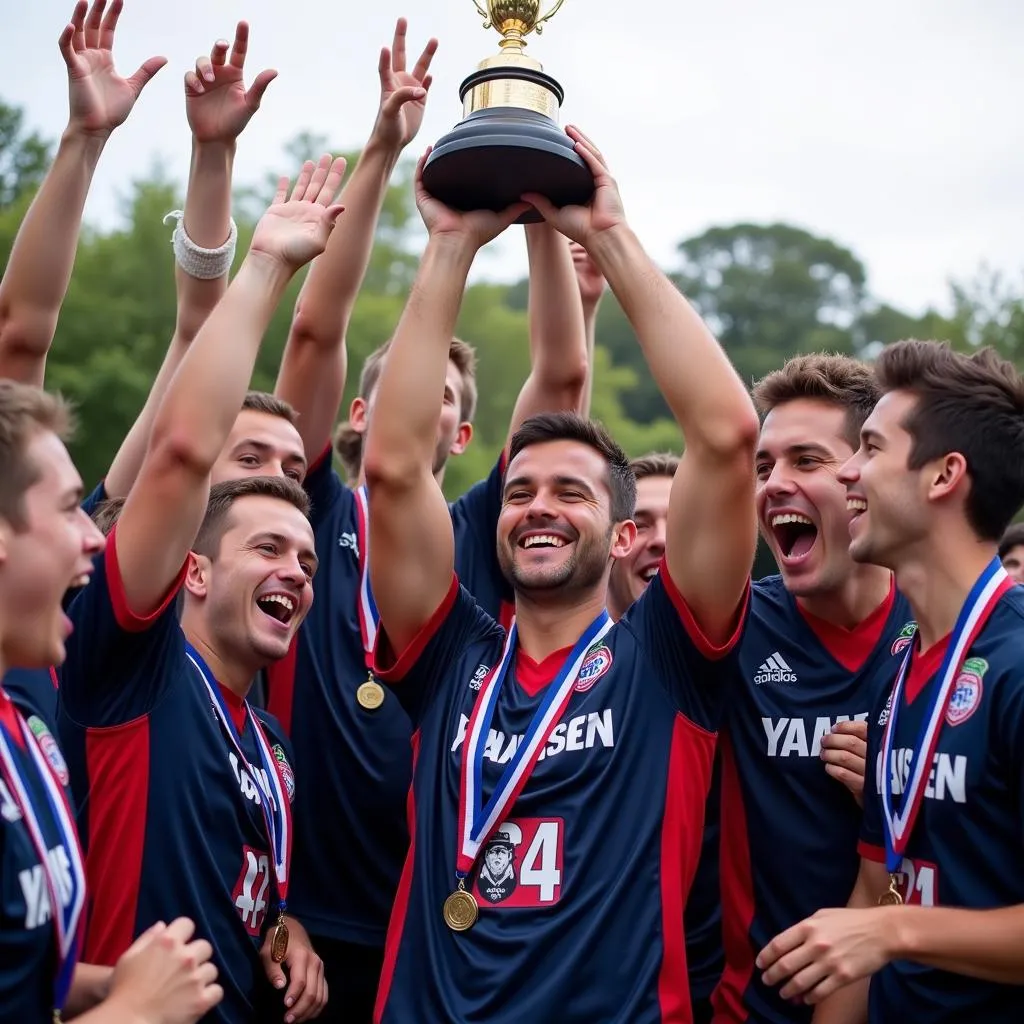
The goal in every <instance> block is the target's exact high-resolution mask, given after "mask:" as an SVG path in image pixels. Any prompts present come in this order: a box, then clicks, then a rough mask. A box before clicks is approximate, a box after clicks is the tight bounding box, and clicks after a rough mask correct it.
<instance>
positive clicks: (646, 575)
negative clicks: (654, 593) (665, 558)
mask: <svg viewBox="0 0 1024 1024" xmlns="http://www.w3.org/2000/svg"><path fill="white" fill-rule="evenodd" d="M657 575H658V567H657V566H654V568H653V569H644V571H643V572H642V573H640V578H641V579H642V580H644V581H645V582H647V583H650V582H651V580H653V579H654V577H655V576H657Z"/></svg>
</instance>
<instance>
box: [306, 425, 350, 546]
mask: <svg viewBox="0 0 1024 1024" xmlns="http://www.w3.org/2000/svg"><path fill="white" fill-rule="evenodd" d="M302 486H303V487H304V488H305V491H306V494H307V495H309V504H310V510H309V521H310V522H311V523H312V524H313V529H314V530H315V529H316V528H317V527H318V526H319V525H320V524H321V523H322V522H323V521H324V519H325V518H326V517H327V516H328V515H330V513H331V509H333V508H334V506H335V504H336V503H337V502H338V500H339V499H340V498H341V497H342V495H343V494H344V492H345V491H346V490H348V488H347V487H346V486H345V485H344V484H343V483H342V482H341V477H339V476H338V473H337V471H336V470H335V468H334V460H333V456H332V450H331V447H330V445H328V446H327V447H326V448H325V449H324V451H323V452H322V453H321V455H320V457H319V458H318V459H317V460H316V461H315V462H314V463H313V465H311V466H310V467H309V472H308V473H307V474H306V479H305V480H303V482H302Z"/></svg>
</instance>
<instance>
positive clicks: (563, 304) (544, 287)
mask: <svg viewBox="0 0 1024 1024" xmlns="http://www.w3.org/2000/svg"><path fill="white" fill-rule="evenodd" d="M566 243H567V240H566V238H565V237H564V236H563V235H561V234H560V233H559V232H557V231H556V230H555V229H554V228H553V227H552V226H551V225H550V224H548V223H546V222H545V223H541V224H527V225H526V249H527V252H528V253H529V257H530V302H529V318H530V376H529V377H527V378H526V381H525V383H524V384H523V387H522V390H521V391H520V392H519V398H518V399H517V400H516V405H515V409H514V410H513V412H512V422H511V424H510V425H509V432H508V436H509V438H511V437H512V435H513V434H514V433H515V432H516V431H517V430H518V429H519V428H520V427H521V426H522V425H523V423H525V422H526V420H528V419H529V418H530V417H531V416H536V415H538V414H539V413H542V412H580V411H581V409H582V406H583V395H584V388H585V387H586V383H587V336H586V332H585V329H584V323H583V307H582V305H581V303H580V300H579V289H578V287H577V285H576V274H575V271H574V270H573V265H572V255H571V253H570V252H569V246H568V245H567V244H566Z"/></svg>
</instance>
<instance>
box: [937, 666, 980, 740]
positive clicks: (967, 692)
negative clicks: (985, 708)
mask: <svg viewBox="0 0 1024 1024" xmlns="http://www.w3.org/2000/svg"><path fill="white" fill-rule="evenodd" d="M987 671H988V662H987V661H986V660H985V659H984V658H968V659H967V660H966V661H965V662H964V665H963V668H962V669H961V670H960V675H958V676H957V677H956V682H955V683H954V684H953V692H952V693H951V694H950V695H949V706H948V707H947V708H946V721H947V722H948V723H949V724H950V725H960V723H961V722H966V721H967V719H968V718H970V717H971V715H973V714H974V712H975V711H976V710H977V709H978V705H979V704H980V703H981V690H982V687H981V680H982V677H983V676H984V675H985V673H986V672H987Z"/></svg>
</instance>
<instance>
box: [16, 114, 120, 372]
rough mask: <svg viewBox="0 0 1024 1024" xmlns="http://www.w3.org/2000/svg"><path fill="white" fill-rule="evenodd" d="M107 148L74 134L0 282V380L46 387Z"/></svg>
mask: <svg viewBox="0 0 1024 1024" xmlns="http://www.w3.org/2000/svg"><path fill="white" fill-rule="evenodd" d="M102 151H103V142H102V141H101V140H99V139H98V138H96V137H94V136H89V135H84V134H81V133H76V132H72V131H70V130H69V131H68V132H66V133H65V134H64V136H63V138H62V139H61V141H60V146H59V147H58V149H57V155H56V157H55V159H54V161H53V166H52V167H51V168H50V170H49V173H48V174H47V175H46V178H45V180H44V181H43V184H42V186H41V187H40V189H39V192H38V194H37V195H36V197H35V199H34V200H33V202H32V205H31V206H30V207H29V210H28V213H27V214H26V215H25V219H24V221H23V222H22V225H21V228H20V230H19V231H18V235H17V238H16V239H15V241H14V247H13V249H12V250H11V256H10V259H9V261H8V264H7V269H6V271H5V272H4V276H3V280H2V281H0V376H5V377H14V378H15V379H18V380H22V381H24V382H25V383H31V384H42V382H43V370H44V366H45V358H46V352H47V349H48V348H49V346H50V342H51V341H52V340H53V334H54V331H55V330H56V327H57V317H58V315H59V313H60V307H61V303H62V302H63V301H64V296H65V294H66V293H67V289H68V283H69V281H70V280H71V271H72V268H73V267H74V262H75V250H76V249H77V247H78V235H79V232H80V230H81V226H82V213H83V211H84V209H85V200H86V197H87V196H88V194H89V186H90V185H91V184H92V179H93V175H94V173H95V171H96V165H97V164H98V162H99V158H100V154H101V153H102Z"/></svg>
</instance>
